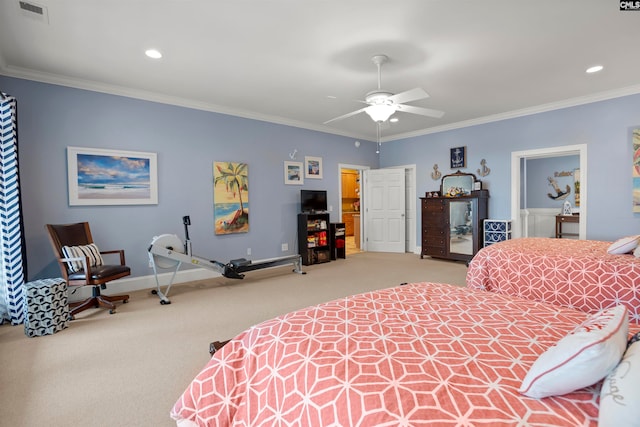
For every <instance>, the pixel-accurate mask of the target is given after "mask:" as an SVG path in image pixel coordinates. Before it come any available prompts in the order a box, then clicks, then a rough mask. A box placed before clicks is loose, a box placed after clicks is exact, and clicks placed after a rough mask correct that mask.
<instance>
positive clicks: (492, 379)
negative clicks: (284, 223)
mask: <svg viewBox="0 0 640 427" xmlns="http://www.w3.org/2000/svg"><path fill="white" fill-rule="evenodd" d="M625 313H626V312H625ZM588 316H589V315H588V314H587V313H584V312H581V311H578V310H574V309H570V308H565V307H554V306H551V305H548V304H544V303H540V302H535V301H528V300H523V299H519V298H514V297H510V296H506V295H500V294H493V293H489V292H481V291H470V290H468V289H467V288H463V287H457V286H453V285H446V284H436V283H413V284H408V285H403V286H397V287H393V288H389V289H383V290H379V291H374V292H369V293H364V294H359V295H355V296H351V297H347V298H343V299H339V300H335V301H331V302H327V303H324V304H320V305H317V306H313V307H309V308H305V309H302V310H298V311H295V312H292V313H289V314H286V315H283V316H280V317H277V318H274V319H272V320H268V321H266V322H263V323H261V324H259V325H256V326H254V327H251V328H249V329H248V330H246V331H245V332H243V333H241V334H240V335H238V336H237V337H235V338H234V339H232V340H231V341H229V342H228V343H227V344H226V345H224V346H223V347H222V348H221V349H219V350H218V351H216V352H215V354H214V355H213V357H212V358H211V360H210V361H209V363H208V364H207V365H206V366H205V367H204V369H203V370H202V371H201V372H200V373H199V374H197V376H196V377H195V378H194V379H193V381H192V382H191V383H190V384H189V385H188V387H187V389H186V390H185V392H184V393H183V394H182V395H181V396H180V398H179V399H178V400H177V402H176V403H175V405H174V407H173V408H172V410H171V417H172V418H173V419H174V420H175V421H176V422H177V425H178V426H181V427H185V426H196V425H197V426H205V425H206V426H228V425H235V426H249V425H255V426H263V425H282V426H290V425H306V426H353V425H358V426H374V425H375V426H402V425H405V426H407V425H411V426H418V425H442V426H447V425H451V426H454V425H457V426H462V425H465V426H480V425H491V426H500V425H527V426H542V425H545V426H595V425H596V423H597V418H598V410H599V409H598V393H599V390H600V383H595V384H593V385H591V386H588V387H586V388H583V389H579V390H576V391H573V392H571V393H569V394H565V395H562V396H554V397H548V398H544V399H535V398H530V397H526V396H523V395H522V394H521V393H520V392H519V391H518V389H519V387H521V384H522V382H523V378H525V375H526V374H527V371H528V370H529V368H530V367H531V365H532V364H533V363H534V361H536V359H537V358H538V356H539V355H540V354H541V353H543V352H544V351H545V349H548V348H549V347H551V346H552V344H554V343H556V342H557V341H558V340H559V339H560V338H561V337H563V336H564V335H566V334H567V333H568V332H569V331H571V330H573V329H574V328H575V326H576V325H577V324H580V323H581V322H583V321H584V320H585V319H586V318H587V317H588ZM626 317H627V315H626V314H625V318H626ZM624 338H625V340H626V331H625V337H624ZM625 344H626V341H625ZM616 363H617V362H616Z"/></svg>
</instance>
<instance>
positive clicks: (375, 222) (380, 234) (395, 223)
mask: <svg viewBox="0 0 640 427" xmlns="http://www.w3.org/2000/svg"><path fill="white" fill-rule="evenodd" d="M364 181H365V185H364V189H365V190H364V191H365V197H364V236H365V237H366V240H365V242H364V244H365V247H366V250H367V251H372V252H404V251H405V231H406V230H405V220H406V215H405V172H404V168H402V169H376V170H366V171H364Z"/></svg>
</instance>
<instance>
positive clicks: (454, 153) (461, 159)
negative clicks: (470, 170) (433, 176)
mask: <svg viewBox="0 0 640 427" xmlns="http://www.w3.org/2000/svg"><path fill="white" fill-rule="evenodd" d="M449 155H450V159H451V169H460V168H466V167H467V147H466V146H465V147H455V148H452V149H451V150H450V152H449Z"/></svg>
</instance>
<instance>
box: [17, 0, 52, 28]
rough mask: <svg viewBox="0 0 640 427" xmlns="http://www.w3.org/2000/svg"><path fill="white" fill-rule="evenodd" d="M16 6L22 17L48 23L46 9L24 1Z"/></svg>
mask: <svg viewBox="0 0 640 427" xmlns="http://www.w3.org/2000/svg"><path fill="white" fill-rule="evenodd" d="M18 4H19V5H20V9H21V11H22V14H23V15H24V16H28V17H29V18H33V19H37V20H39V21H44V22H46V23H49V14H48V13H47V8H46V7H44V6H40V5H39V4H36V3H31V2H26V1H19V2H18Z"/></svg>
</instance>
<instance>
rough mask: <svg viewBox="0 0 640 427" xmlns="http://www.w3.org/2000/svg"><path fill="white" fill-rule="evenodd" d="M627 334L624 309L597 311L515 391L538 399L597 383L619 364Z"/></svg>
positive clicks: (543, 356)
mask: <svg viewBox="0 0 640 427" xmlns="http://www.w3.org/2000/svg"><path fill="white" fill-rule="evenodd" d="M628 331H629V319H628V315H627V307H625V306H624V305H618V306H616V307H612V308H607V309H604V310H601V311H599V312H598V313H596V314H594V315H592V316H590V317H589V318H588V319H587V320H585V321H584V322H583V323H582V324H581V325H579V326H577V327H576V328H575V329H574V330H573V331H571V332H570V333H569V334H568V335H566V336H565V337H564V338H562V339H561V340H560V341H558V342H557V343H556V344H555V345H554V346H552V347H550V348H549V349H547V351H545V352H544V353H542V354H541V355H540V357H538V360H536V361H535V363H534V364H533V366H531V369H529V372H527V375H526V376H525V378H524V381H523V382H522V386H521V387H520V390H518V391H519V392H520V393H522V394H524V395H526V396H529V397H534V398H536V399H539V398H542V397H547V396H554V395H561V394H566V393H570V392H572V391H574V390H577V389H580V388H583V387H587V386H590V385H591V384H594V383H596V382H598V381H600V380H601V379H602V378H604V377H605V376H606V375H607V374H608V373H609V372H610V371H611V370H612V369H613V368H615V367H616V365H617V364H618V363H619V362H620V359H621V358H622V354H623V353H624V350H625V347H626V346H627V334H628Z"/></svg>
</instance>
